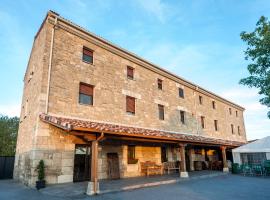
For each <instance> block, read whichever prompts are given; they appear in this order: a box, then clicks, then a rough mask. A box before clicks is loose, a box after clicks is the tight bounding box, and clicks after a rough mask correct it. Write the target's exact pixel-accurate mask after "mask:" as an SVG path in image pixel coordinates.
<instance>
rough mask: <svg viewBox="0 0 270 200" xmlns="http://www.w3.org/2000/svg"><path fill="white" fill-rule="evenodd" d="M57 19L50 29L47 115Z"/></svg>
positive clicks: (46, 112)
mask: <svg viewBox="0 0 270 200" xmlns="http://www.w3.org/2000/svg"><path fill="white" fill-rule="evenodd" d="M57 19H58V17H57V16H55V20H54V25H53V29H52V36H51V46H50V57H49V69H48V81H47V95H46V104H45V114H48V108H49V93H50V82H51V69H52V53H53V43H54V30H55V27H56V24H57Z"/></svg>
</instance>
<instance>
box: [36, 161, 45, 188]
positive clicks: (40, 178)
mask: <svg viewBox="0 0 270 200" xmlns="http://www.w3.org/2000/svg"><path fill="white" fill-rule="evenodd" d="M37 172H38V181H36V188H37V190H39V189H41V188H45V179H44V178H45V167H44V161H43V160H40V161H39V163H38V166H37Z"/></svg>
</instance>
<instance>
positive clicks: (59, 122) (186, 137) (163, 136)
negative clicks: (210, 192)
mask: <svg viewBox="0 0 270 200" xmlns="http://www.w3.org/2000/svg"><path fill="white" fill-rule="evenodd" d="M40 119H41V120H42V121H43V122H45V123H49V124H51V125H53V126H56V127H58V128H61V129H63V130H66V131H68V132H71V131H85V132H99V133H101V132H103V133H106V134H111V135H116V136H127V137H136V138H148V139H149V138H151V139H156V140H165V141H174V142H179V143H181V142H188V143H193V144H213V145H225V146H233V147H237V146H240V145H242V144H244V143H242V142H238V141H231V140H223V139H219V138H210V137H205V136H200V135H193V134H185V133H179V132H169V131H161V130H154V129H146V128H138V127H131V126H125V125H118V124H109V123H103V122H94V121H88V120H82V119H75V118H66V117H57V116H53V115H47V114H40Z"/></svg>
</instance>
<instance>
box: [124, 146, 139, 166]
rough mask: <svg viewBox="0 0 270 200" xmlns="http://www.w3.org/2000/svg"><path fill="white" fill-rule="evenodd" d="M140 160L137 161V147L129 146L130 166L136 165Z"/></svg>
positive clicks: (128, 157)
mask: <svg viewBox="0 0 270 200" xmlns="http://www.w3.org/2000/svg"><path fill="white" fill-rule="evenodd" d="M137 162H138V159H136V146H135V145H128V146H127V163H128V164H136V163H137Z"/></svg>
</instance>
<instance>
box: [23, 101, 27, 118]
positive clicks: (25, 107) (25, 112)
mask: <svg viewBox="0 0 270 200" xmlns="http://www.w3.org/2000/svg"><path fill="white" fill-rule="evenodd" d="M27 115H28V99H27V100H26V102H25V106H24V118H26V117H27Z"/></svg>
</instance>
